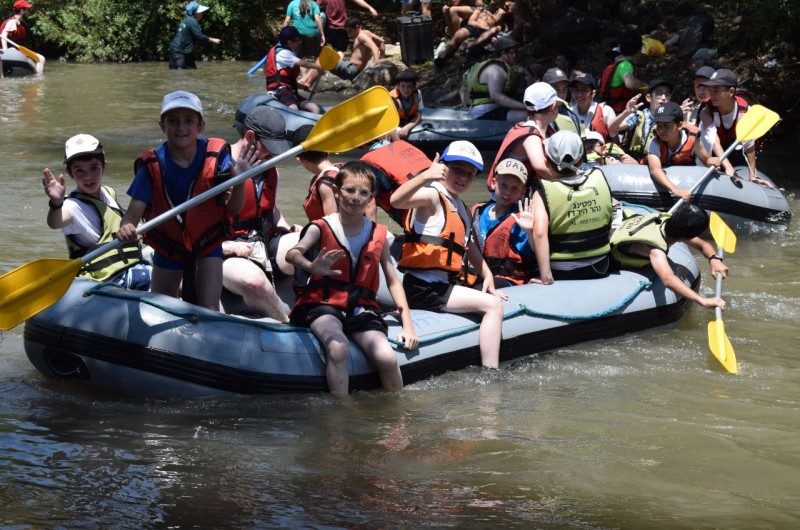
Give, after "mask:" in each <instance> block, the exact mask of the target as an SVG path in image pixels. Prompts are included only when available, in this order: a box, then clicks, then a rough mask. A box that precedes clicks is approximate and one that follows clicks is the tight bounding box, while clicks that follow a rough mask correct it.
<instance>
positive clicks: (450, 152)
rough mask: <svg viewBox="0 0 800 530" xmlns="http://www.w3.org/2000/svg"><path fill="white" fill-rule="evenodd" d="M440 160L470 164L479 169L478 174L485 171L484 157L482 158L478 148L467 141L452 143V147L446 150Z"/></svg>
mask: <svg viewBox="0 0 800 530" xmlns="http://www.w3.org/2000/svg"><path fill="white" fill-rule="evenodd" d="M439 160H442V161H443V162H454V161H456V160H461V161H464V162H469V163H470V164H472V165H473V166H475V167H476V168H478V172H481V171H483V157H482V156H481V152H480V151H478V148H477V147H475V146H474V145H472V144H471V143H470V142H467V141H466V140H456V141H455V142H451V143H450V145H448V146H447V147H446V148H445V150H444V152H443V153H442V156H440V157H439Z"/></svg>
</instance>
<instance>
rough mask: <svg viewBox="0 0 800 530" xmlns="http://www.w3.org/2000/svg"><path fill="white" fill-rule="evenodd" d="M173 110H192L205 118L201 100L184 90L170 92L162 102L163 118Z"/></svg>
mask: <svg viewBox="0 0 800 530" xmlns="http://www.w3.org/2000/svg"><path fill="white" fill-rule="evenodd" d="M173 109H190V110H193V111H195V112H197V113H199V114H200V117H201V118H202V117H203V105H201V104H200V98H198V97H197V96H195V95H194V94H192V93H191V92H186V91H183V90H177V91H175V92H170V93H169V94H167V95H166V96H164V99H163V100H161V116H163V115H164V113H166V112H169V111H171V110H173Z"/></svg>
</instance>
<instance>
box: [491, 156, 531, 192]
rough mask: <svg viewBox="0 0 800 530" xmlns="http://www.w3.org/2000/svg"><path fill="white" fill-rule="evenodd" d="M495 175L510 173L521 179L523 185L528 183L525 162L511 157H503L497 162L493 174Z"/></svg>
mask: <svg viewBox="0 0 800 530" xmlns="http://www.w3.org/2000/svg"><path fill="white" fill-rule="evenodd" d="M497 175H512V176H514V177H517V178H518V179H519V180H521V181H522V184H523V185H525V184H527V183H528V170H527V169H525V164H523V163H522V162H520V161H519V160H515V159H513V158H505V159H503V160H501V161H500V162H499V163H498V164H497V166H496V167H495V168H494V176H495V177H497Z"/></svg>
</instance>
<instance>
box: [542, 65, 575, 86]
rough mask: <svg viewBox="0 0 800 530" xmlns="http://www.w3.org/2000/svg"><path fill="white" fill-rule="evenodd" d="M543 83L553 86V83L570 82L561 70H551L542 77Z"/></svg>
mask: <svg viewBox="0 0 800 530" xmlns="http://www.w3.org/2000/svg"><path fill="white" fill-rule="evenodd" d="M542 81H543V82H545V83H547V84H549V85H552V84H553V83H558V82H560V81H569V78H568V77H567V75H566V74H565V73H564V70H562V69H561V68H550V69H549V70H547V71H546V72H545V73H544V75H543V76H542Z"/></svg>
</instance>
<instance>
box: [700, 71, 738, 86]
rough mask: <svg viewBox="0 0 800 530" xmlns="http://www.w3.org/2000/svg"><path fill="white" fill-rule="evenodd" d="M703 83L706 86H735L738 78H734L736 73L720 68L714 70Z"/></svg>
mask: <svg viewBox="0 0 800 530" xmlns="http://www.w3.org/2000/svg"><path fill="white" fill-rule="evenodd" d="M703 84H704V85H706V86H727V87H735V86H737V85H738V84H739V80H738V79H737V78H736V74H735V73H733V72H732V71H731V70H728V69H727V68H720V69H719V70H715V71H714V73H713V74H711V77H709V78H708V81H706V82H705V83H703Z"/></svg>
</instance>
